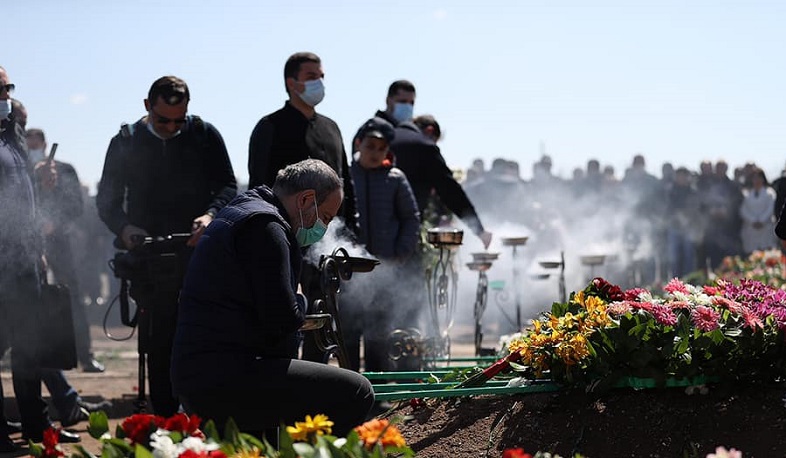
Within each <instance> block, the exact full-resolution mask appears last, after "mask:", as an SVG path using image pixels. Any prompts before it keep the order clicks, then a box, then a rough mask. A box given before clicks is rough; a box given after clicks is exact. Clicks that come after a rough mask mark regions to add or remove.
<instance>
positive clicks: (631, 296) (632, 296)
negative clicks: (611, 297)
mask: <svg viewBox="0 0 786 458" xmlns="http://www.w3.org/2000/svg"><path fill="white" fill-rule="evenodd" d="M648 292H649V291H647V290H646V289H644V288H631V289H629V290H627V291H625V293H624V294H625V300H626V301H635V300H637V299H638V298H639V296H640V295H641V294H642V293H648Z"/></svg>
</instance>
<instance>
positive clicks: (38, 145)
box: [25, 129, 104, 372]
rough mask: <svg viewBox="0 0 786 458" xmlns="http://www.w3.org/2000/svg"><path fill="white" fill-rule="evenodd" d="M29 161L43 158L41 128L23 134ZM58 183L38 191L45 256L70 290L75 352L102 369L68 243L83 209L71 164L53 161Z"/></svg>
mask: <svg viewBox="0 0 786 458" xmlns="http://www.w3.org/2000/svg"><path fill="white" fill-rule="evenodd" d="M25 138H26V139H27V148H28V150H29V162H30V164H32V165H34V164H37V163H39V162H41V161H43V160H45V159H46V155H45V154H46V153H45V151H46V150H47V143H46V135H45V134H44V131H43V130H41V129H27V131H26V133H25ZM54 162H55V170H56V171H57V185H56V186H55V187H54V188H53V189H52V190H49V191H47V192H42V193H41V218H42V226H43V231H44V242H45V249H46V259H47V261H48V265H49V269H50V270H51V271H52V273H53V274H54V277H55V280H56V281H57V283H61V284H64V285H67V286H68V288H69V290H70V292H71V311H72V315H73V319H74V335H75V337H76V355H77V358H78V359H79V365H80V366H82V370H83V371H84V372H104V366H103V365H102V364H101V363H100V362H98V361H96V360H95V358H94V357H93V353H92V351H91V350H90V347H91V342H90V325H89V324H88V322H87V312H86V311H85V307H84V305H83V304H82V301H81V294H80V285H79V282H78V280H77V278H78V272H77V269H76V265H75V264H74V254H73V250H72V246H71V238H72V234H73V229H74V228H73V223H74V221H76V220H77V219H78V218H79V217H80V216H82V212H83V210H84V202H83V201H82V187H81V184H80V183H79V176H78V175H77V173H76V169H74V166H72V165H71V164H69V163H67V162H62V161H58V160H55V161H54Z"/></svg>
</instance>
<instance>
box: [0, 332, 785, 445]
mask: <svg viewBox="0 0 786 458" xmlns="http://www.w3.org/2000/svg"><path fill="white" fill-rule="evenodd" d="M92 333H93V337H94V339H93V342H94V348H95V350H96V355H97V357H98V358H99V359H100V360H101V361H102V362H103V363H104V364H105V365H106V368H107V370H106V372H104V373H103V374H87V373H83V372H81V371H80V370H72V371H68V372H67V377H68V379H69V381H70V382H71V384H72V385H73V386H74V387H76V389H77V390H78V391H79V392H80V394H81V396H82V397H83V398H85V399H86V400H89V401H98V400H102V399H108V400H110V401H112V402H113V408H112V409H111V411H110V412H108V414H109V416H110V429H111V430H114V428H115V425H116V424H118V423H119V422H121V421H122V419H123V418H125V417H126V416H128V415H130V414H132V413H133V412H134V404H133V401H134V400H135V399H136V398H137V395H138V390H137V386H138V381H137V364H138V359H137V354H136V338H135V336H134V338H132V339H131V340H128V341H124V342H115V341H112V340H110V339H108V338H107V337H106V336H104V335H103V331H102V329H101V327H100V326H94V327H93V329H92ZM110 334H112V335H113V336H115V337H122V336H125V335H128V329H127V328H123V327H113V328H111V330H110ZM470 338H471V337H470ZM471 352H472V346H471V344H468V343H463V340H460V341H457V342H456V343H454V345H453V354H454V355H456V356H459V355H462V354H465V353H466V354H467V355H468V354H470V353H471ZM4 363H6V364H4V365H3V367H2V371H0V378H1V379H2V383H3V388H4V390H5V393H6V395H7V396H8V397H9V398H11V399H7V401H10V402H7V404H10V405H7V406H6V407H7V409H6V410H7V411H9V413H10V414H11V416H12V417H13V416H14V400H13V388H12V386H11V374H10V371H9V370H8V367H7V366H8V365H7V361H4ZM45 393H46V392H45ZM784 394H786V388H785V387H783V386H769V387H755V388H751V389H740V388H735V389H730V388H722V387H710V389H709V392H708V393H707V394H705V395H701V394H693V395H687V394H686V393H685V390H684V389H669V390H660V391H658V390H644V391H633V390H626V391H623V390H620V391H614V392H612V393H609V394H606V395H604V396H601V397H597V396H594V395H587V394H584V393H558V394H550V393H541V394H531V395H515V396H500V397H491V396H488V397H476V398H462V399H452V400H427V401H426V403H425V405H422V406H420V407H417V408H415V407H412V406H411V405H410V403H408V402H407V403H403V404H402V405H401V408H400V409H398V410H397V411H396V414H398V415H402V416H403V417H404V418H405V421H404V423H402V424H401V425H400V429H401V430H402V433H403V435H404V437H405V438H406V439H407V442H408V444H409V445H410V446H411V447H412V448H413V449H414V450H415V451H416V452H417V456H418V457H424V458H431V457H433V458H444V457H451V458H477V457H486V456H488V457H500V456H502V452H503V450H505V449H506V448H513V447H522V448H524V449H525V450H526V451H527V452H530V453H534V452H535V451H536V450H541V451H550V452H555V453H559V454H561V455H563V456H569V455H570V454H571V453H572V452H580V453H583V454H585V456H588V457H589V458H593V457H594V458H599V457H604V458H614V457H652V458H655V457H658V458H677V457H702V458H704V457H705V456H706V454H707V453H709V452H711V451H714V449H715V447H716V446H719V445H723V446H726V447H727V448H731V447H735V448H737V449H738V450H742V451H743V452H744V455H743V456H745V457H746V458H751V457H754V458H755V457H761V458H772V457H784V456H786V406H785V405H784ZM71 430H72V431H74V432H77V433H79V434H80V436H81V437H82V440H83V443H82V444H83V445H84V446H85V447H86V449H87V450H89V451H91V452H94V453H99V452H100V446H99V443H98V442H97V441H95V440H93V439H92V438H90V436H89V435H88V434H87V422H82V423H79V424H77V425H75V426H74V427H72V428H71ZM12 439H14V440H16V442H17V445H19V446H20V447H22V448H20V450H19V451H18V452H16V453H14V454H5V455H3V456H9V457H10V456H25V455H27V450H26V447H24V444H23V443H22V442H21V437H20V435H19V434H16V435H13V436H12Z"/></svg>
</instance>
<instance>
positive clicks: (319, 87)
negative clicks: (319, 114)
mask: <svg viewBox="0 0 786 458" xmlns="http://www.w3.org/2000/svg"><path fill="white" fill-rule="evenodd" d="M303 84H304V85H305V86H306V88H305V89H304V90H303V92H301V93H299V94H298V95H299V96H300V99H301V100H303V101H304V102H306V104H307V105H309V106H312V107H315V106H317V105H319V102H321V101H322V99H324V98H325V84H324V83H323V82H322V79H318V80H310V81H306V82H304V83H303Z"/></svg>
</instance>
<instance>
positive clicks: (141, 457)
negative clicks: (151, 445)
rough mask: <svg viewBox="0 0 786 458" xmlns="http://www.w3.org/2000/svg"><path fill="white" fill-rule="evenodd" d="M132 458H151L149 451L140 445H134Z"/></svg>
mask: <svg viewBox="0 0 786 458" xmlns="http://www.w3.org/2000/svg"><path fill="white" fill-rule="evenodd" d="M134 458H153V454H152V453H150V450H148V449H146V448H145V447H144V446H143V445H142V444H136V448H135V449H134Z"/></svg>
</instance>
